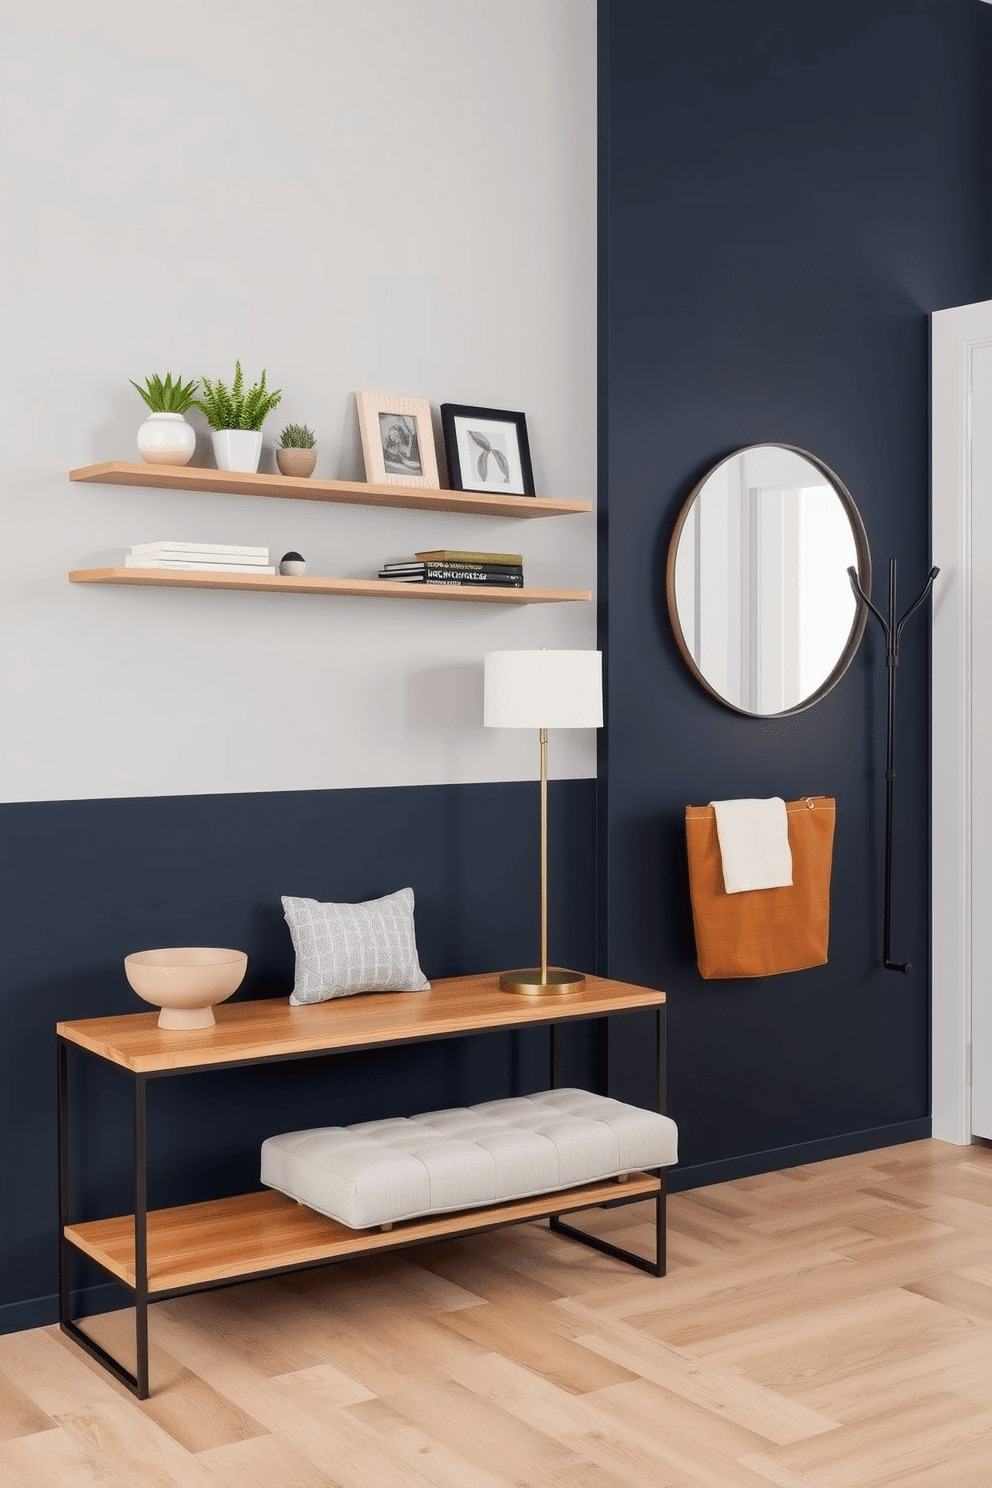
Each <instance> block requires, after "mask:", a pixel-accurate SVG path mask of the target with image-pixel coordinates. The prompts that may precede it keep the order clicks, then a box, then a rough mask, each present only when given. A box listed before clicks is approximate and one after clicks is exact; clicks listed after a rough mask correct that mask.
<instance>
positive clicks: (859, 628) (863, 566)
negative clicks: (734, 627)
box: [665, 442, 871, 718]
mask: <svg viewBox="0 0 992 1488" xmlns="http://www.w3.org/2000/svg"><path fill="white" fill-rule="evenodd" d="M759 449H782V450H788V451H789V453H790V454H793V455H800V456H801V457H802V459H804V460H808V461H809V463H810V465H812V466H813V467H814V468H815V469H816V470H818V471H819V472H820V474H821V475H822V476H824V477H825V479H826V481H827V482H828V484H829V485H830V486H831V487H832V488H833V490H834V491H835V493H836V495H837V497H838V499H839V500H840V503H841V505H842V506H843V508H844V510H845V512H846V513H847V518H848V521H849V522H850V524H851V532H852V534H853V536H854V546H855V549H856V552H857V555H858V579H859V582H860V584H861V587H862V589H863V590H864V592H865V594H867V595H868V597H869V598H870V597H871V550H870V548H869V547H868V534H867V532H866V531H865V524H864V522H863V521H862V520H861V513H860V512H859V511H858V508H857V506H856V505H855V502H854V498H853V496H852V495H851V493H850V491H849V490H848V489H847V487H846V486H845V484H844V482H843V481H842V480H841V479H840V477H839V476H838V475H835V474H834V472H833V471H832V470H831V469H830V466H829V465H825V464H824V463H823V461H822V460H819V459H817V457H816V455H811V454H810V452H809V450H804V449H800V448H799V446H798V445H796V444H777V443H775V442H766V443H763V444H745V445H741V447H740V448H739V449H735V450H731V452H730V454H729V455H725V456H724V457H723V459H722V460H717V462H716V464H715V465H711V466H710V468H709V470H707V472H706V474H705V475H704V476H703V477H702V479H701V480H698V481H697V482H696V484H695V485H694V486H693V488H692V490H691V491H690V492H689V495H688V496H687V497H686V499H685V501H684V502H683V503H682V508H681V510H680V511H679V514H678V517H677V518H676V521H675V527H674V529H673V531H672V536H671V538H670V540H669V543H668V560H667V562H666V565H665V598H666V601H667V604H668V619H669V623H670V625H671V627H672V634H673V635H674V636H675V643H676V645H677V646H678V648H679V652H680V654H681V656H682V660H683V661H684V662H685V664H686V666H687V667H688V669H689V671H690V672H691V674H692V676H693V677H695V679H696V681H697V682H698V683H699V685H700V687H701V688H702V689H703V691H704V692H708V693H709V695H710V697H711V698H715V699H716V701H717V702H718V703H720V704H722V706H723V707H724V708H729V709H730V711H731V712H732V713H739V714H740V715H741V717H743V718H788V717H789V715H790V714H792V713H804V712H805V711H806V709H807V708H812V707H813V705H814V704H815V703H818V702H819V701H820V700H821V698H824V697H826V695H827V693H828V692H830V691H831V690H832V689H833V688H834V687H836V686H837V683H838V682H839V681H840V679H841V677H843V675H844V673H845V672H846V671H847V669H848V667H849V666H850V665H851V662H852V661H853V660H854V656H855V653H856V652H857V649H858V647H859V646H860V644H861V637H862V636H863V635H864V633H865V624H866V622H867V619H868V611H867V609H866V608H865V606H864V604H863V603H862V602H861V601H860V600H858V601H857V608H856V609H855V612H854V623H853V625H852V626H851V633H850V635H849V636H848V638H847V643H846V645H845V646H844V649H843V651H842V652H841V654H840V656H839V658H838V660H837V663H836V665H835V666H834V668H833V670H832V671H831V672H830V674H829V676H828V677H826V678H825V680H824V681H823V682H822V683H821V684H820V686H819V687H818V688H817V689H816V691H815V692H813V693H811V694H810V696H809V697H808V698H803V700H802V702H799V703H796V705H795V707H792V708H783V709H782V710H781V712H779V713H751V712H749V711H748V709H747V708H739V707H738V706H737V704H736V703H732V702H729V701H728V699H727V698H725V697H724V696H723V694H722V693H719V692H717V691H716V689H715V688H714V687H712V686H711V685H710V683H709V682H707V680H706V678H705V677H704V676H703V674H702V672H701V671H700V670H699V668H698V667H697V665H696V663H695V661H694V660H693V657H692V653H691V652H690V650H689V647H688V646H687V645H686V640H685V635H684V633H683V630H682V623H681V621H680V620H679V613H678V609H677V606H676V603H675V559H676V555H677V553H678V548H679V539H680V538H681V536H682V529H683V527H684V526H685V524H686V519H687V518H688V516H689V513H690V511H691V510H692V506H693V502H694V501H695V500H696V497H697V496H698V495H699V494H700V492H701V491H702V489H703V487H704V486H705V485H706V483H707V481H708V480H709V479H710V476H711V475H712V474H713V472H714V471H715V470H718V469H719V468H720V466H721V465H725V464H726V463H727V461H728V460H733V459H736V457H737V456H738V455H744V454H747V452H748V451H749V450H759Z"/></svg>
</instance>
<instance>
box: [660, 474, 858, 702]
mask: <svg viewBox="0 0 992 1488" xmlns="http://www.w3.org/2000/svg"><path fill="white" fill-rule="evenodd" d="M849 568H854V569H855V570H856V571H857V574H858V578H859V580H860V582H861V587H862V589H863V590H864V592H865V593H866V594H867V595H869V596H870V595H871V556H870V554H869V551H868V537H867V534H866V533H865V529H864V523H863V522H862V520H861V515H860V513H859V511H858V509H857V507H856V506H855V504H854V502H853V501H852V499H851V495H850V493H849V492H848V490H847V488H846V487H845V486H844V484H843V482H842V481H840V480H838V478H837V476H836V475H834V473H833V471H832V470H829V469H828V468H827V466H826V465H824V464H823V462H822V461H821V460H818V459H817V458H816V457H815V455H810V454H807V453H806V452H805V451H804V450H800V449H795V448H793V446H792V445H788V444H755V445H751V446H750V447H749V448H747V449H742V450H737V451H736V452H735V453H734V454H732V455H728V457H727V458H726V459H725V460H721V461H720V463H719V465H715V466H714V467H713V469H712V470H711V471H710V472H709V474H708V475H706V476H704V478H703V479H702V480H701V481H700V482H699V484H698V485H697V486H696V487H695V488H694V490H693V491H691V492H690V494H689V497H688V499H687V500H686V503H685V505H684V506H683V508H682V510H681V512H680V513H679V518H678V521H677V522H676V524H675V531H674V532H673V533H672V540H671V543H670V544H669V548H668V568H667V573H666V585H667V591H668V614H669V618H670V620H671V622H672V629H673V631H674V632H675V639H676V641H677V642H678V646H679V650H680V651H681V652H682V655H683V657H684V659H685V662H686V665H687V666H688V668H689V670H690V671H691V672H693V673H694V675H695V676H696V678H697V679H698V680H699V682H701V683H702V685H703V687H705V688H706V690H707V692H709V693H712V695H713V696H714V697H715V698H718V699H719V700H720V702H722V703H725V704H726V705H727V707H728V708H733V709H734V710H735V712H738V713H746V714H748V715H749V716H751V717H760V718H768V717H774V716H775V715H778V714H782V713H798V712H799V711H800V710H801V709H803V708H809V707H810V706H811V705H812V704H813V703H815V702H818V701H819V699H820V698H822V697H823V696H824V695H825V694H826V693H828V692H829V691H830V689H831V687H833V686H834V685H835V684H836V683H837V682H838V681H839V680H840V678H841V677H842V676H843V675H844V673H845V672H846V671H847V668H848V667H849V666H850V664H851V661H852V660H853V658H854V653H855V651H856V650H857V649H858V643H859V642H860V640H861V637H862V635H863V634H864V628H865V620H866V617H867V611H866V609H865V606H864V605H863V604H861V603H860V601H859V600H857V599H856V598H855V595H854V590H853V589H852V587H851V580H850V577H849V575H848V572H847V570H848V569H849Z"/></svg>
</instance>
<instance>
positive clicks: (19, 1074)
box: [0, 780, 596, 1332]
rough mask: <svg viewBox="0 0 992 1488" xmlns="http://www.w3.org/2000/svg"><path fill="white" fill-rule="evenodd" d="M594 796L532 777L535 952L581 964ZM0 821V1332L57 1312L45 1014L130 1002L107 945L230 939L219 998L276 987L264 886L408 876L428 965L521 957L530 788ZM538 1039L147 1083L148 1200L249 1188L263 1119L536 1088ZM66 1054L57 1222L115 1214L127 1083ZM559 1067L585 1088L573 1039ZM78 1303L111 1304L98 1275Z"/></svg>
mask: <svg viewBox="0 0 992 1488" xmlns="http://www.w3.org/2000/svg"><path fill="white" fill-rule="evenodd" d="M594 794H595V782H594V781H591V780H574V781H554V782H552V783H551V785H550V787H549V808H548V810H549V818H550V825H551V834H550V835H551V841H550V845H549V858H550V864H549V866H550V885H549V920H550V935H551V950H552V953H553V954H554V956H555V957H556V958H561V959H562V960H563V961H564V962H565V964H572V965H576V966H581V967H592V966H593V965H594V961H595V944H594V922H595V879H596V868H595V851H594V835H595V811H594ZM0 828H2V840H3V844H4V854H3V881H2V892H0V916H2V923H0V1130H2V1131H3V1133H4V1144H3V1152H2V1155H0V1332H4V1331H9V1330H11V1329H15V1328H24V1327H32V1326H36V1325H39V1324H42V1323H49V1322H52V1321H54V1319H55V1317H56V1316H57V1313H56V1308H55V1299H54V1293H55V1292H56V1290H57V1285H58V1280H57V1276H58V1273H57V1251H56V1233H57V1200H56V1173H57V1168H56V1124H55V1109H56V1108H55V1090H56V1082H55V1024H56V1022H57V1021H58V1020H60V1019H65V1018H85V1017H98V1016H103V1015H105V1014H111V1013H120V1012H132V1011H139V1010H141V1009H142V1008H143V1007H144V1005H143V1004H141V1003H139V1001H138V999H137V998H136V997H135V995H134V993H133V992H132V991H131V989H130V988H129V987H128V985H127V982H126V980H125V977H124V972H123V966H122V962H123V958H124V956H125V954H126V953H127V952H128V951H132V950H139V949H141V948H143V947H148V946H169V945H231V946H237V947H239V948H241V949H242V950H246V951H247V952H248V956H249V963H248V975H247V978H246V981H245V983H244V985H243V987H242V988H241V990H240V991H239V992H238V994H237V996H238V997H239V998H257V997H270V996H272V997H276V996H279V997H285V996H287V995H288V993H289V991H290V989H291V987H292V978H293V952H292V943H291V941H290V938H289V932H288V930H287V928H286V925H285V922H284V920H283V918H282V908H281V905H280V902H279V900H280V895H282V894H293V895H303V896H306V897H308V898H315V899H321V900H348V901H356V900H361V899H368V898H376V897H378V896H379V895H381V894H385V893H390V892H392V891H393V890H395V889H399V888H403V887H404V886H405V885H407V884H410V885H412V887H413V889H414V892H415V894H416V927H417V943H418V950H419V954H420V961H421V965H422V966H423V968H424V970H425V972H426V973H427V975H428V976H430V977H439V976H453V975H458V974H460V973H464V972H470V971H486V970H495V969H498V968H501V967H504V968H505V967H507V966H514V965H521V964H522V965H528V964H530V963H532V962H533V960H534V957H535V955H539V939H538V937H539V899H538V894H539V881H538V862H539V856H538V791H537V785H536V783H520V784H512V783H511V784H487V785H466V786H432V787H419V788H418V787H402V788H395V789H380V790H350V791H312V792H292V793H289V792H287V793H260V794H252V795H226V796H187V797H171V798H167V797H157V798H145V799H129V800H106V801H71V802H40V803H32V804H26V805H6V806H2V807H0ZM547 1049H548V1039H547V1034H546V1033H545V1032H544V1031H542V1030H533V1031H531V1032H529V1033H526V1034H506V1035H492V1036H484V1037H472V1038H465V1039H456V1040H448V1041H446V1042H443V1043H440V1044H436V1045H425V1046H420V1047H417V1048H412V1049H410V1048H407V1049H395V1050H385V1051H382V1052H381V1053H379V1054H362V1055H354V1056H345V1057H340V1058H336V1059H327V1060H323V1059H321V1060H314V1061H307V1062H305V1063H301V1064H280V1065H275V1066H271V1067H269V1068H264V1069H249V1070H235V1071H229V1072H226V1073H217V1074H213V1073H211V1074H203V1075H198V1076H188V1077H179V1078H176V1079H174V1080H168V1081H153V1082H152V1083H151V1085H150V1087H149V1152H150V1173H151V1181H150V1193H149V1202H150V1203H151V1204H152V1205H153V1206H159V1205H163V1204H170V1203H189V1202H194V1201H195V1200H197V1199H201V1198H209V1197H215V1196H220V1195H223V1194H230V1193H239V1192H245V1191H248V1190H251V1189H255V1188H257V1187H258V1149H259V1146H260V1143H261V1142H262V1140H263V1139H264V1138H265V1137H266V1136H269V1135H272V1134H273V1133H274V1132H277V1131H286V1130H292V1129H294V1128H295V1127H304V1126H313V1125H321V1124H325V1123H326V1124H336V1123H345V1122H350V1121H361V1120H371V1119H373V1118H376V1117H380V1116H391V1115H406V1114H412V1113H414V1112H416V1111H423V1110H429V1109H431V1108H436V1107H439V1106H440V1107H444V1106H448V1105H458V1104H461V1103H466V1102H469V1101H478V1100H488V1099H495V1098H496V1097H498V1096H500V1095H505V1094H509V1093H512V1092H514V1091H515V1090H517V1089H519V1090H522V1091H527V1090H536V1089H543V1088H545V1087H546V1084H547V1068H548V1066H547ZM71 1058H72V1065H71V1071H72V1073H71V1086H72V1091H73V1100H72V1132H73V1146H72V1152H73V1173H74V1177H75V1179H76V1190H77V1200H78V1207H77V1208H76V1210H75V1211H74V1217H76V1218H85V1217H90V1216H95V1215H97V1214H109V1213H128V1212H130V1209H131V1196H130V1191H129V1184H130V1173H131V1167H130V1160H131V1148H130V1141H131V1125H130V1122H131V1116H130V1109H131V1108H130V1096H131V1086H130V1081H129V1080H128V1078H127V1076H125V1075H123V1074H121V1073H119V1072H117V1071H115V1070H113V1069H111V1068H105V1067H104V1066H102V1065H100V1064H97V1062H96V1061H93V1060H90V1059H88V1058H84V1057H81V1056H75V1055H71ZM566 1058H567V1059H568V1060H569V1061H570V1068H569V1071H568V1073H569V1075H570V1077H571V1078H573V1079H575V1080H576V1081H577V1082H578V1083H586V1081H587V1079H588V1077H589V1076H590V1068H589V1065H590V1060H591V1046H590V1043H589V1040H588V1038H587V1037H584V1035H583V1032H582V1030H580V1029H576V1030H574V1032H572V1036H571V1037H570V1038H569V1040H568V1043H567V1046H566ZM102 1280H105V1278H102V1277H100V1275H99V1273H96V1272H95V1270H91V1271H89V1273H88V1274H87V1273H85V1272H81V1273H80V1276H79V1284H80V1285H84V1286H85V1285H92V1284H93V1283H94V1282H96V1283H99V1282H100V1281H102ZM105 1293H110V1295H105ZM96 1301H97V1304H98V1305H108V1304H109V1305H114V1306H120V1305H122V1301H123V1298H122V1295H121V1294H120V1293H119V1292H116V1289H112V1288H106V1287H105V1288H103V1289H102V1290H101V1291H100V1292H99V1293H98V1294H97V1297H96ZM83 1303H84V1305H86V1299H85V1298H84V1299H83ZM90 1305H93V1298H92V1297H91V1298H90Z"/></svg>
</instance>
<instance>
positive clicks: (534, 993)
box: [499, 966, 586, 997]
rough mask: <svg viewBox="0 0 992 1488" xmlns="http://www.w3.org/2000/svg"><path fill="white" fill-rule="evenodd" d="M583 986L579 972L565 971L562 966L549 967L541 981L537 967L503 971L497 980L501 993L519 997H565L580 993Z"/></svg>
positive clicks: (584, 982) (583, 982) (583, 976)
mask: <svg viewBox="0 0 992 1488" xmlns="http://www.w3.org/2000/svg"><path fill="white" fill-rule="evenodd" d="M585 984H586V979H585V975H584V974H583V973H582V972H581V971H566V970H565V968H564V967H563V966H549V967H548V969H547V973H546V975H545V976H544V978H543V980H542V977H541V968H540V967H539V966H527V967H524V968H523V970H521V971H504V972H503V974H502V975H501V976H500V979H499V985H500V989H501V990H502V991H503V992H517V993H519V994H520V996H521V997H567V996H568V994H569V993H570V992H581V991H582V988H583V987H584V986H585Z"/></svg>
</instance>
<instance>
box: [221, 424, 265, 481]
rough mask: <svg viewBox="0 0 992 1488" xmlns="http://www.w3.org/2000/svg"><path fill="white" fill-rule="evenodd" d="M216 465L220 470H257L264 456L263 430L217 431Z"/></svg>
mask: <svg viewBox="0 0 992 1488" xmlns="http://www.w3.org/2000/svg"><path fill="white" fill-rule="evenodd" d="M213 440H214V463H215V464H216V466H217V469H218V470H247V471H252V470H257V469H258V462H259V459H260V458H261V454H262V431H261V429H215V430H214V432H213Z"/></svg>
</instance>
